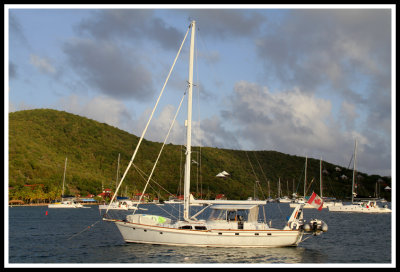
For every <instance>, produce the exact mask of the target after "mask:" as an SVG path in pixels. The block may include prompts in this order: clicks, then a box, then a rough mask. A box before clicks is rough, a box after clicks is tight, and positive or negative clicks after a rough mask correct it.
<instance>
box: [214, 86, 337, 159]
mask: <svg viewBox="0 0 400 272" xmlns="http://www.w3.org/2000/svg"><path fill="white" fill-rule="evenodd" d="M331 108H332V105H331V103H330V102H329V101H327V100H324V99H320V98H317V97H315V96H310V95H305V94H303V93H301V92H300V90H299V89H297V88H295V89H293V90H290V91H284V92H279V93H271V92H270V91H269V89H268V88H267V87H263V86H259V85H257V84H254V83H249V82H246V81H240V82H238V83H236V84H235V89H234V94H233V95H232V96H231V97H230V108H229V109H227V110H224V111H223V112H222V114H223V116H224V117H226V118H228V119H229V121H231V122H233V123H235V124H236V126H235V128H236V132H237V135H239V136H240V139H241V140H244V141H245V142H247V146H248V147H250V148H257V149H272V150H280V151H281V152H287V153H290V154H299V155H305V154H306V153H307V152H309V151H308V150H314V149H319V150H328V149H330V148H332V147H333V146H334V144H335V142H336V139H334V136H335V135H334V134H332V133H331V131H332V127H330V126H332V125H335V124H334V122H333V120H332V119H331Z"/></svg>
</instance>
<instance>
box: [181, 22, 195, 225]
mask: <svg viewBox="0 0 400 272" xmlns="http://www.w3.org/2000/svg"><path fill="white" fill-rule="evenodd" d="M191 28H192V33H191V36H190V54H189V80H188V84H189V88H188V114H187V115H188V116H187V120H186V126H187V128H186V162H185V177H184V195H183V196H184V207H183V218H184V220H186V221H188V220H189V215H190V211H189V210H190V164H191V152H192V151H191V145H192V90H193V56H194V34H195V30H196V22H195V21H192V22H191Z"/></svg>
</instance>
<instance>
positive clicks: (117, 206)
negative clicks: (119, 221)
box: [99, 154, 136, 211]
mask: <svg viewBox="0 0 400 272" xmlns="http://www.w3.org/2000/svg"><path fill="white" fill-rule="evenodd" d="M120 156H121V154H118V165H117V178H116V181H115V182H116V186H117V185H118V177H119V160H120ZM115 188H117V187H115ZM115 194H116V193H115ZM107 209H109V210H123V211H127V210H135V209H136V206H135V205H134V203H133V201H131V200H128V199H124V200H119V201H116V202H113V203H111V205H107V204H101V205H99V210H107Z"/></svg>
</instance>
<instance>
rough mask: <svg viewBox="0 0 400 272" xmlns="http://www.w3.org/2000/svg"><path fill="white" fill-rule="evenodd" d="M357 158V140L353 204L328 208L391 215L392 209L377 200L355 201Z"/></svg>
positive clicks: (329, 207)
mask: <svg viewBox="0 0 400 272" xmlns="http://www.w3.org/2000/svg"><path fill="white" fill-rule="evenodd" d="M356 158H357V139H356V140H355V143H354V164H353V180H352V186H351V204H338V205H336V204H335V205H333V206H328V210H329V211H330V212H358V213H390V212H392V210H391V209H389V208H388V207H387V206H386V207H380V206H379V205H378V203H377V201H376V200H373V199H361V200H360V201H357V202H356V201H355V197H356V196H357V194H356V192H355V191H354V184H355V182H356Z"/></svg>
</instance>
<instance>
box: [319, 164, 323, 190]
mask: <svg viewBox="0 0 400 272" xmlns="http://www.w3.org/2000/svg"><path fill="white" fill-rule="evenodd" d="M319 193H320V194H321V198H322V157H321V160H320V161H319Z"/></svg>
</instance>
